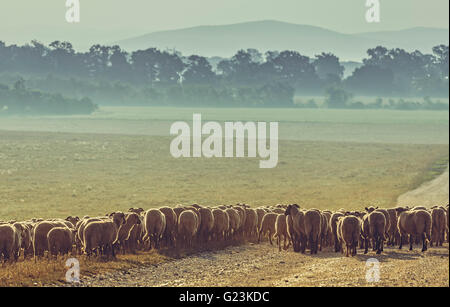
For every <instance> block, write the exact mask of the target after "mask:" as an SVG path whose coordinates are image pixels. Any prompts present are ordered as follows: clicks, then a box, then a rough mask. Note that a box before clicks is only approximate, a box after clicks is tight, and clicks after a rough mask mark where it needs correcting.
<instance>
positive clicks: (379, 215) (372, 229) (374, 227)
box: [368, 210, 386, 254]
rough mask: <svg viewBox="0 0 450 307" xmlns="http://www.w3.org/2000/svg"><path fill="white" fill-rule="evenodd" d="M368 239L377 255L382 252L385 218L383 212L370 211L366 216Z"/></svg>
mask: <svg viewBox="0 0 450 307" xmlns="http://www.w3.org/2000/svg"><path fill="white" fill-rule="evenodd" d="M368 222H369V233H370V238H371V239H372V241H373V248H374V250H376V253H377V254H381V252H382V251H383V244H384V241H385V233H386V217H385V215H384V214H383V212H380V211H378V210H375V211H372V212H371V213H369V216H368Z"/></svg>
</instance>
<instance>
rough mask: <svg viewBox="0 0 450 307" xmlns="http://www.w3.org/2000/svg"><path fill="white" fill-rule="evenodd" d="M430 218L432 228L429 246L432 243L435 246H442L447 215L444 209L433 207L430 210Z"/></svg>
mask: <svg viewBox="0 0 450 307" xmlns="http://www.w3.org/2000/svg"><path fill="white" fill-rule="evenodd" d="M431 220H432V229H431V236H432V240H431V242H430V246H433V243H435V244H436V246H442V244H443V243H444V238H445V231H446V227H447V221H446V220H447V216H446V213H445V210H444V209H442V208H439V207H438V208H434V209H432V210H431Z"/></svg>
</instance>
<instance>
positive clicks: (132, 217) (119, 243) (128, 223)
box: [115, 212, 141, 254]
mask: <svg viewBox="0 0 450 307" xmlns="http://www.w3.org/2000/svg"><path fill="white" fill-rule="evenodd" d="M124 215H125V224H123V225H121V226H120V228H119V232H118V234H117V240H116V242H115V246H116V247H117V248H118V250H119V251H120V250H122V253H123V254H125V251H126V249H127V246H126V243H125V241H126V240H127V238H128V236H129V234H130V230H131V228H133V226H134V225H140V224H141V219H140V217H139V214H137V213H135V212H129V213H124Z"/></svg>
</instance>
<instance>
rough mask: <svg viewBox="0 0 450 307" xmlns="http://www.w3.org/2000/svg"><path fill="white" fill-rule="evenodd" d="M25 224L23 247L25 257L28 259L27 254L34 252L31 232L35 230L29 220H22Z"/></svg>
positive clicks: (23, 224)
mask: <svg viewBox="0 0 450 307" xmlns="http://www.w3.org/2000/svg"><path fill="white" fill-rule="evenodd" d="M21 224H22V226H23V230H22V234H23V238H22V248H23V259H26V258H27V256H29V255H32V254H33V242H32V239H31V233H32V230H33V225H32V224H30V223H28V222H22V223H21Z"/></svg>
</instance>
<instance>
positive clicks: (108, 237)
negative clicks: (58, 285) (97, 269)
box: [83, 212, 126, 258]
mask: <svg viewBox="0 0 450 307" xmlns="http://www.w3.org/2000/svg"><path fill="white" fill-rule="evenodd" d="M125 222H126V220H125V214H123V213H122V212H113V213H111V214H109V218H108V219H105V220H101V221H94V222H90V223H88V224H87V225H86V227H85V228H84V232H83V243H84V244H83V245H84V252H85V253H86V254H87V255H88V256H90V255H91V254H92V252H96V251H100V252H102V253H103V254H106V256H109V255H111V256H112V257H113V258H115V252H114V246H113V245H114V243H115V242H116V240H117V236H118V234H119V228H120V226H121V225H123V224H125ZM97 255H98V254H97Z"/></svg>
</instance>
